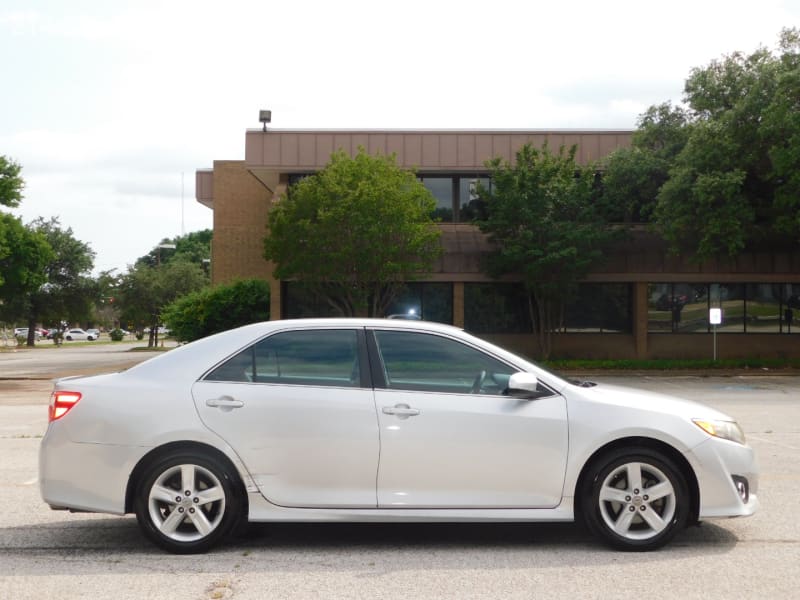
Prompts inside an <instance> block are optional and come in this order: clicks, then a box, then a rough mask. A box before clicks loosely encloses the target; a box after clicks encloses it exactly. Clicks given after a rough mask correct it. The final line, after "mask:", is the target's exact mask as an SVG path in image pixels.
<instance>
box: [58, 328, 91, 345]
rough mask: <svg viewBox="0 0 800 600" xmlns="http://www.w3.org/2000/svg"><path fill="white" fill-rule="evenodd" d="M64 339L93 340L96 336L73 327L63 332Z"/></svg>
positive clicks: (69, 340)
mask: <svg viewBox="0 0 800 600" xmlns="http://www.w3.org/2000/svg"><path fill="white" fill-rule="evenodd" d="M64 339H65V340H67V341H68V342H72V341H89V342H93V341H95V340H96V339H97V336H96V335H93V334H91V333H89V332H88V331H84V330H83V329H79V328H75V329H67V330H66V331H65V332H64Z"/></svg>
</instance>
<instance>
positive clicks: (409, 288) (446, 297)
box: [386, 283, 453, 323]
mask: <svg viewBox="0 0 800 600" xmlns="http://www.w3.org/2000/svg"><path fill="white" fill-rule="evenodd" d="M386 315H387V316H389V315H402V316H418V317H420V318H422V319H423V320H424V321H436V322H437V323H452V322H453V284H452V283H407V284H406V285H405V287H404V289H403V291H402V292H401V293H400V295H399V296H398V297H397V298H396V299H395V301H394V302H392V304H391V305H390V306H389V310H387V311H386Z"/></svg>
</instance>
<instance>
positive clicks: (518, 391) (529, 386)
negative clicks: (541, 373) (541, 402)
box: [508, 372, 539, 400]
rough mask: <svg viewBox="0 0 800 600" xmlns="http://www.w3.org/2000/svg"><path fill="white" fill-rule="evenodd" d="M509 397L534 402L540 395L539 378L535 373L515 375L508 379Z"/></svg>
mask: <svg viewBox="0 0 800 600" xmlns="http://www.w3.org/2000/svg"><path fill="white" fill-rule="evenodd" d="M508 395H509V396H511V397H512V398H518V399H520V400H532V399H533V398H536V397H537V396H538V395H539V378H538V377H536V375H534V374H533V373H525V372H521V373H514V374H513V375H511V377H509V378H508Z"/></svg>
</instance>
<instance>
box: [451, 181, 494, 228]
mask: <svg viewBox="0 0 800 600" xmlns="http://www.w3.org/2000/svg"><path fill="white" fill-rule="evenodd" d="M481 186H482V187H483V188H484V189H486V190H488V189H490V186H491V180H490V179H489V178H488V177H460V178H459V180H458V220H459V221H460V222H462V223H470V222H472V221H474V220H475V219H484V218H486V202H485V200H483V199H481V197H480V196H479V195H478V188H479V187H481Z"/></svg>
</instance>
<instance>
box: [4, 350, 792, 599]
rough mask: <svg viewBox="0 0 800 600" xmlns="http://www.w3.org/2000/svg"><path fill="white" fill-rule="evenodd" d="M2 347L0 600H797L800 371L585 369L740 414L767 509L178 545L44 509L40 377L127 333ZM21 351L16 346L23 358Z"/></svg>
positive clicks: (297, 532) (119, 359) (290, 529)
mask: <svg viewBox="0 0 800 600" xmlns="http://www.w3.org/2000/svg"><path fill="white" fill-rule="evenodd" d="M81 348H83V347H78V346H75V347H68V348H64V349H61V350H55V349H54V350H37V351H20V352H18V353H8V352H4V353H0V457H2V458H0V507H2V510H0V590H2V592H3V595H4V596H6V597H10V598H169V599H171V600H179V599H183V598H191V599H205V598H254V599H255V598H413V599H418V598H561V597H570V598H621V597H625V598H630V597H641V596H646V597H648V598H676V597H682V598H764V597H772V598H796V597H798V595H800V592H798V587H797V583H796V574H797V566H798V564H800V520H799V519H795V518H794V508H795V506H796V500H797V495H798V492H800V377H790V376H771V375H766V376H765V375H760V376H730V377H701V376H697V375H686V376H669V377H663V376H657V377H655V376H627V377H618V376H614V377H609V376H604V377H595V378H593V379H596V380H598V381H609V382H612V383H615V384H625V385H632V386H637V387H642V388H647V389H655V390H658V391H662V392H664V391H666V392H671V393H675V394H677V395H682V396H687V397H691V398H693V399H697V400H701V401H704V402H706V403H708V404H710V405H712V406H715V407H716V408H719V409H721V410H723V411H725V412H727V413H729V414H732V415H733V416H735V417H736V418H737V419H738V420H739V421H740V423H741V424H742V426H743V428H744V430H745V432H746V434H747V437H748V441H749V443H750V444H751V445H752V446H753V447H754V448H755V449H756V451H757V454H758V458H759V462H760V464H761V471H762V473H761V489H760V492H759V497H760V500H761V510H760V512H759V513H758V514H756V515H755V516H754V517H752V518H749V519H733V520H726V521H713V522H706V523H704V524H703V525H702V526H701V527H693V528H690V529H689V530H687V531H686V532H684V533H682V534H680V535H679V536H678V537H677V538H676V539H675V540H674V541H673V543H672V544H671V545H669V546H668V547H666V548H665V549H663V550H661V551H658V552H654V553H649V554H624V553H618V552H614V551H610V550H607V549H606V548H605V547H603V546H600V545H598V544H597V543H596V542H595V541H594V540H593V539H591V538H590V537H589V536H588V535H587V534H585V533H584V532H582V531H581V530H580V529H578V528H577V527H575V526H573V525H570V524H557V525H555V524H548V525H537V524H522V525H520V524H510V525H505V524H504V525H452V524H448V525H344V524H326V525H292V524H284V525H270V526H266V525H258V526H254V527H252V528H251V530H250V531H249V532H248V533H247V535H246V536H244V537H240V538H238V539H236V540H233V541H232V542H230V543H229V544H227V545H226V546H224V547H222V548H220V549H219V550H217V551H215V552H212V553H210V554H207V555H203V556H172V555H168V554H164V553H162V552H161V551H159V550H157V549H156V548H154V547H153V546H151V545H150V544H149V543H148V542H146V541H145V540H144V538H143V537H142V536H141V535H140V534H139V531H138V529H137V527H136V523H135V520H134V518H133V517H131V516H128V517H112V516H108V515H86V514H74V515H73V514H69V513H64V512H54V511H51V510H49V508H48V507H47V506H46V505H45V504H44V503H43V502H42V501H41V499H40V497H39V491H38V486H37V452H38V445H39V441H40V439H41V436H42V434H43V433H44V431H45V428H46V426H47V416H46V404H47V398H48V395H49V389H50V387H51V383H50V381H49V378H50V377H52V376H55V375H58V376H63V375H65V374H67V372H75V373H78V372H97V371H98V370H117V369H119V368H124V367H125V366H129V365H130V364H133V363H134V362H137V361H139V360H141V359H142V358H144V357H145V355H139V354H138V353H137V354H136V355H133V354H131V353H128V352H125V351H124V350H125V349H126V348H124V347H123V346H116V345H105V346H100V345H95V346H93V347H91V346H89V347H87V348H90V349H81ZM17 355H20V356H17Z"/></svg>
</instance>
